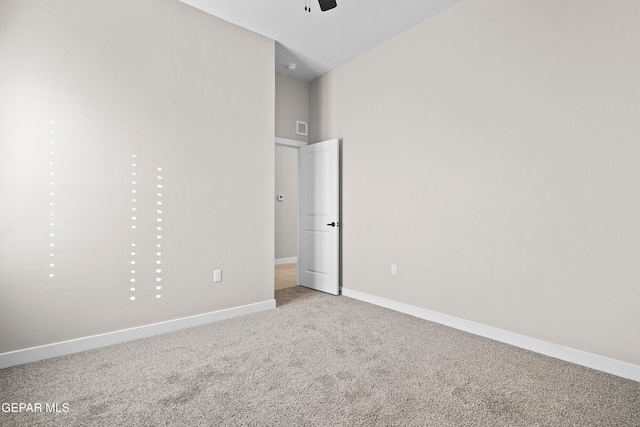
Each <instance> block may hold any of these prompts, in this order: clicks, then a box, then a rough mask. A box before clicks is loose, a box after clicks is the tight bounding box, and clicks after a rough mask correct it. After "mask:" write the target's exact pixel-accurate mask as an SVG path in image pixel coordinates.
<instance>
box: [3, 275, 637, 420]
mask: <svg viewBox="0 0 640 427" xmlns="http://www.w3.org/2000/svg"><path fill="white" fill-rule="evenodd" d="M276 299H277V302H278V308H277V309H276V310H271V311H267V312H261V313H258V314H253V315H249V316H244V317H238V318H234V319H230V320H225V321H221V322H217V323H213V324H209V325H205V326H200V327H196V328H191V329H187V330H182V331H178V332H173V333H170V334H165V335H161V336H156V337H152V338H147V339H143V340H139V341H134V342H129V343H124V344H119V345H115V346H111V347H107V348H103V349H98V350H92V351H88V352H84V353H79V354H75V355H69V356H64V357H60V358H56V359H51V360H46V361H41V362H37V363H32V364H28V365H22V366H18V367H13V368H8V369H4V370H0V404H6V403H20V402H21V403H32V405H33V404H35V403H41V404H42V412H22V413H11V412H4V409H7V408H8V407H7V406H6V405H3V411H1V412H0V425H2V426H45V425H47V426H54V425H55V426H70V425H77V426H112V425H118V426H160V425H163V426H191V425H197V426H238V425H246V426H640V383H638V382H635V381H631V380H626V379H622V378H619V377H616V376H613V375H609V374H605V373H602V372H598V371H594V370H590V369H588V368H584V367H581V366H577V365H573V364H570V363H566V362H562V361H559V360H556V359H552V358H549V357H546V356H542V355H539V354H536V353H532V352H529V351H526V350H521V349H518V348H515V347H511V346H509V345H506V344H502V343H498V342H495V341H491V340H488V339H485V338H481V337H477V336H474V335H470V334H467V333H465V332H460V331H457V330H454V329H450V328H447V327H445V326H441V325H438V324H434V323H430V322H427V321H424V320H421V319H417V318H413V317H411V316H408V315H404V314H401V313H396V312H393V311H390V310H387V309H384V308H380V307H376V306H373V305H369V304H366V303H363V302H360V301H356V300H352V299H349V298H345V297H333V296H330V295H326V294H322V293H319V292H314V291H311V290H308V289H305V288H301V287H294V288H288V289H283V290H279V291H277V292H276ZM47 403H48V404H50V405H51V404H53V403H57V404H58V410H59V412H58V413H47V412H46V411H45V404H47ZM49 409H52V407H51V406H50V408H49ZM65 409H68V411H65Z"/></svg>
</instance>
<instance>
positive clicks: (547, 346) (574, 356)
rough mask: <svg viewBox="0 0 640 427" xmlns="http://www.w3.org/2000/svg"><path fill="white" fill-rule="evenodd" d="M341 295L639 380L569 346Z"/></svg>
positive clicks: (630, 368)
mask: <svg viewBox="0 0 640 427" xmlns="http://www.w3.org/2000/svg"><path fill="white" fill-rule="evenodd" d="M342 295H343V296H345V297H349V298H353V299H357V300H360V301H364V302H368V303H370V304H374V305H378V306H381V307H385V308H389V309H391V310H395V311H399V312H401V313H405V314H409V315H411V316H415V317H419V318H420V319H425V320H429V321H431V322H435V323H440V324H442V325H445V326H449V327H451V328H455V329H459V330H461V331H465V332H470V333H472V334H475V335H480V336H483V337H486V338H490V339H493V340H496V341H500V342H503V343H506V344H510V345H513V346H516V347H520V348H524V349H526V350H531V351H534V352H536V353H540V354H544V355H546V356H551V357H555V358H556V359H560V360H564V361H566V362H571V363H575V364H577V365H582V366H586V367H588V368H592V369H596V370H599V371H603V372H607V373H609V374H613V375H617V376H619V377H623V378H628V379H630V380H634V381H640V366H638V365H633V364H631V363H627V362H623V361H620V360H616V359H611V358H608V357H604V356H599V355H597V354H593V353H587V352H586V351H582V350H577V349H574V348H570V347H564V346H561V345H558V344H553V343H550V342H547V341H543V340H539V339H536V338H531V337H528V336H525V335H520V334H516V333H513V332H509V331H505V330H502V329H498V328H494V327H492V326H487V325H483V324H481V323H476V322H472V321H470V320H465V319H461V318H459V317H454V316H449V315H447V314H442V313H438V312H436V311H431V310H427V309H426V308H421V307H416V306H414V305H409V304H405V303H401V302H398V301H394V300H390V299H387V298H382V297H378V296H375V295H370V294H367V293H364V292H360V291H355V290H352V289H348V288H342Z"/></svg>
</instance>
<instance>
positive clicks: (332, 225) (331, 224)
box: [327, 221, 339, 227]
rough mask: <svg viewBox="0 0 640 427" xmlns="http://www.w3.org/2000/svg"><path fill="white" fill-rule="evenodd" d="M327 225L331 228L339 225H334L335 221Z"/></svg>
mask: <svg viewBox="0 0 640 427" xmlns="http://www.w3.org/2000/svg"><path fill="white" fill-rule="evenodd" d="M327 225H329V226H331V227H335V226H337V225H339V223H336V222H335V221H333V222H332V223H329V224H327Z"/></svg>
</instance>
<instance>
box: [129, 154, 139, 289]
mask: <svg viewBox="0 0 640 427" xmlns="http://www.w3.org/2000/svg"><path fill="white" fill-rule="evenodd" d="M136 158H137V157H136V155H135V154H132V155H131V159H132V161H131V194H132V196H131V233H132V236H131V253H130V255H129V257H130V260H129V264H130V265H131V270H130V278H129V283H130V285H134V284H135V282H136V269H135V265H136V258H135V257H136V241H137V240H136V237H137V236H136V227H137V223H136V221H137V220H138V218H137V217H136V211H137V199H136V185H137V184H138V182H137V174H138V170H137V167H138V165H137V163H136ZM129 291H130V292H131V293H132V295H131V296H129V299H130V300H131V301H135V300H136V296H135V294H133V293H134V292H135V291H136V288H135V286H131V287H130V288H129Z"/></svg>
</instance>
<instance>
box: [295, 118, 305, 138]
mask: <svg viewBox="0 0 640 427" xmlns="http://www.w3.org/2000/svg"><path fill="white" fill-rule="evenodd" d="M296 134H298V135H303V136H307V124H306V123H305V122H301V121H296Z"/></svg>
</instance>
